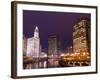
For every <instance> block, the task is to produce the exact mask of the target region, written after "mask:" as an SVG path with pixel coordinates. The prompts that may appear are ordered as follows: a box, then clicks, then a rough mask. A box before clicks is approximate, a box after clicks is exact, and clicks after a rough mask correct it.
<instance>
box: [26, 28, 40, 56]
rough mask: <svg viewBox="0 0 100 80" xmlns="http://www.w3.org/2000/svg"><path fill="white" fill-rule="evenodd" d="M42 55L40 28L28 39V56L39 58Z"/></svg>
mask: <svg viewBox="0 0 100 80" xmlns="http://www.w3.org/2000/svg"><path fill="white" fill-rule="evenodd" d="M39 54H40V38H39V29H38V27H36V28H35V30H34V36H33V37H31V38H28V39H27V56H32V57H39Z"/></svg>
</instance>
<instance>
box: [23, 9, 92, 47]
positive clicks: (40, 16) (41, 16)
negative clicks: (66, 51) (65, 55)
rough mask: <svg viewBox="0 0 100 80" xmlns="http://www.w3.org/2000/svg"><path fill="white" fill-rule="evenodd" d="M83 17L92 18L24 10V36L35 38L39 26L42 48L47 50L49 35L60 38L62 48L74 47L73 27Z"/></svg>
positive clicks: (76, 14) (85, 14) (63, 13)
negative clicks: (35, 31) (35, 30)
mask: <svg viewBox="0 0 100 80" xmlns="http://www.w3.org/2000/svg"><path fill="white" fill-rule="evenodd" d="M81 17H86V18H90V14H87V13H69V12H48V11H33V10H32V11H31V10H23V35H24V36H25V37H26V38H30V37H33V35H34V29H35V27H36V26H38V28H39V34H40V43H41V45H42V48H45V49H47V47H48V36H49V35H57V36H59V40H60V42H61V44H62V48H66V47H69V46H71V45H72V32H73V25H74V24H75V22H76V21H77V20H78V19H80V18H81Z"/></svg>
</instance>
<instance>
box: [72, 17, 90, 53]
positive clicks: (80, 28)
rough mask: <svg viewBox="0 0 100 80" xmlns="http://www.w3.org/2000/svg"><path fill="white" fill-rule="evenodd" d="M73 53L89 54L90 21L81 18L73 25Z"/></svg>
mask: <svg viewBox="0 0 100 80" xmlns="http://www.w3.org/2000/svg"><path fill="white" fill-rule="evenodd" d="M73 52H76V53H80V52H90V20H89V19H86V18H82V19H81V20H80V21H78V22H77V23H76V24H75V25H74V31H73Z"/></svg>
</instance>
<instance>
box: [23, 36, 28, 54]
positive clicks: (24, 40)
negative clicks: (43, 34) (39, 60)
mask: <svg viewBox="0 0 100 80" xmlns="http://www.w3.org/2000/svg"><path fill="white" fill-rule="evenodd" d="M26 53H27V38H26V37H23V55H24V56H26Z"/></svg>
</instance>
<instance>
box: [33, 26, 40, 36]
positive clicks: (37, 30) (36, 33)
mask: <svg viewBox="0 0 100 80" xmlns="http://www.w3.org/2000/svg"><path fill="white" fill-rule="evenodd" d="M34 38H39V29H38V26H36V27H35V30H34Z"/></svg>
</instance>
